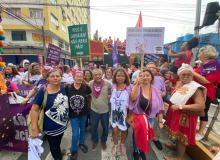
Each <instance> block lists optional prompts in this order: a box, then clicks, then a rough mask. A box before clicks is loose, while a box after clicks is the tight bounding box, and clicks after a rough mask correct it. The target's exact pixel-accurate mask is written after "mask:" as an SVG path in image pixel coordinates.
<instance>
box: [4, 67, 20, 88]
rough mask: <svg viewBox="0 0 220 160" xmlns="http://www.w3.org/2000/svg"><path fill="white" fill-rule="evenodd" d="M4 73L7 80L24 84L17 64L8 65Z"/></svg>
mask: <svg viewBox="0 0 220 160" xmlns="http://www.w3.org/2000/svg"><path fill="white" fill-rule="evenodd" d="M4 75H5V79H6V80H9V81H13V82H14V83H15V84H16V85H22V78H21V76H20V75H19V74H18V71H17V69H16V68H15V66H7V67H6V68H5V74H4Z"/></svg>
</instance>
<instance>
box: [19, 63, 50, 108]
mask: <svg viewBox="0 0 220 160" xmlns="http://www.w3.org/2000/svg"><path fill="white" fill-rule="evenodd" d="M52 69H53V68H52V67H50V66H44V67H43V69H42V76H43V78H42V79H40V80H39V81H38V82H37V84H36V85H35V86H34V88H33V89H32V90H31V91H30V92H29V94H28V96H27V97H26V98H25V99H24V100H23V102H21V105H23V106H25V105H26V104H27V102H28V101H29V100H30V98H31V97H33V96H34V95H35V94H36V93H37V91H38V90H39V89H40V87H41V86H43V85H44V84H46V83H47V79H46V78H47V72H49V71H50V70H52Z"/></svg>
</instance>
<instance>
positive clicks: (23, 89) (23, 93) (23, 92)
mask: <svg viewBox="0 0 220 160" xmlns="http://www.w3.org/2000/svg"><path fill="white" fill-rule="evenodd" d="M34 86H35V85H34V84H31V85H30V87H26V86H25V85H18V89H19V91H20V96H22V97H24V98H26V97H27V95H28V94H29V92H30V91H31V90H32V89H33V88H34ZM34 97H35V96H33V97H31V98H30V100H29V102H32V100H33V99H34Z"/></svg>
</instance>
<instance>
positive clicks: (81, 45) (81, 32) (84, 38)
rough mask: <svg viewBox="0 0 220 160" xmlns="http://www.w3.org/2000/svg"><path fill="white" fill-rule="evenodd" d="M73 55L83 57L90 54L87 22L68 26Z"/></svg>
mask: <svg viewBox="0 0 220 160" xmlns="http://www.w3.org/2000/svg"><path fill="white" fill-rule="evenodd" d="M68 31H69V40H70V49H71V56H74V57H82V56H87V55H90V53H89V39H88V29H87V24H81V25H73V26H69V27H68Z"/></svg>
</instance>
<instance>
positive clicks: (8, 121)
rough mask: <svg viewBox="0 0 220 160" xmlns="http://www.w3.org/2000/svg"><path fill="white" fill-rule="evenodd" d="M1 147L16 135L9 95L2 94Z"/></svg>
mask: <svg viewBox="0 0 220 160" xmlns="http://www.w3.org/2000/svg"><path fill="white" fill-rule="evenodd" d="M0 102H1V103H0V148H1V147H2V146H3V145H5V144H6V143H8V142H9V141H10V140H11V139H13V138H14V137H15V128H14V123H13V120H12V116H11V110H10V107H9V101H8V95H7V94H3V95H0Z"/></svg>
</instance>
